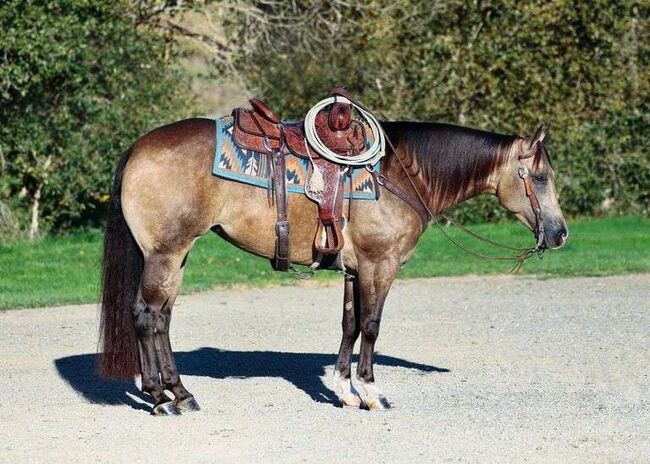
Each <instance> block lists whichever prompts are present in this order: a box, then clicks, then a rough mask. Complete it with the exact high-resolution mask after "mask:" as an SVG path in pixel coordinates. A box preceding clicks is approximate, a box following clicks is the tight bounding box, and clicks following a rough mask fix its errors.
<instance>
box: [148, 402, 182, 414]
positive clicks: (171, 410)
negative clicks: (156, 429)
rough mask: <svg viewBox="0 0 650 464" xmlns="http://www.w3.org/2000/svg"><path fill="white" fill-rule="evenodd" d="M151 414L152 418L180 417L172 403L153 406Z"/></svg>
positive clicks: (179, 411)
mask: <svg viewBox="0 0 650 464" xmlns="http://www.w3.org/2000/svg"><path fill="white" fill-rule="evenodd" d="M151 414H153V415H154V416H180V415H181V410H180V409H178V406H176V404H174V402H173V401H167V402H166V403H161V404H159V405H156V406H154V408H153V411H151Z"/></svg>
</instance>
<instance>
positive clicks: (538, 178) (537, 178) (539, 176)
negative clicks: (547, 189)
mask: <svg viewBox="0 0 650 464" xmlns="http://www.w3.org/2000/svg"><path fill="white" fill-rule="evenodd" d="M533 179H534V180H535V182H540V183H543V182H546V175H545V174H537V175H536V176H533Z"/></svg>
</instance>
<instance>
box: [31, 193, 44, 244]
mask: <svg viewBox="0 0 650 464" xmlns="http://www.w3.org/2000/svg"><path fill="white" fill-rule="evenodd" d="M41 187H42V184H38V187H37V188H36V192H34V201H33V202H32V223H31V225H30V227H29V239H30V240H34V239H35V238H36V237H37V236H38V214H39V211H38V209H39V206H40V200H41Z"/></svg>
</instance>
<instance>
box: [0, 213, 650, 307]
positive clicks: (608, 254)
mask: <svg viewBox="0 0 650 464" xmlns="http://www.w3.org/2000/svg"><path fill="white" fill-rule="evenodd" d="M471 229H472V230H474V231H476V232H479V233H481V234H484V235H486V236H488V237H490V238H493V239H494V240H497V241H500V242H503V243H509V244H513V245H518V246H530V245H531V244H532V242H533V238H532V235H531V234H530V232H528V231H526V230H525V229H524V228H523V227H522V226H521V225H519V224H515V223H499V224H487V225H477V226H474V227H471ZM569 229H570V234H571V235H570V239H569V242H568V244H567V246H566V247H565V248H563V249H562V250H558V251H547V252H546V254H545V256H544V259H543V260H539V259H537V258H531V259H530V260H529V261H528V262H527V263H526V264H525V265H524V268H523V269H522V271H521V273H522V274H535V275H539V276H542V277H544V276H602V275H610V274H623V273H639V272H650V253H649V251H650V220H648V219H643V218H638V217H632V218H612V219H600V220H593V219H589V220H577V221H572V222H570V223H569ZM450 231H451V230H450ZM452 234H453V236H454V237H458V238H462V236H460V235H459V234H458V233H456V232H452ZM101 240H102V237H101V233H100V232H99V231H88V232H83V233H81V232H78V233H74V234H71V235H67V236H64V237H51V238H46V239H43V240H41V241H38V242H35V243H32V242H27V241H17V242H9V243H4V244H0V309H7V308H19V307H34V306H46V305H56V304H66V303H87V302H93V301H97V295H98V289H99V286H98V282H99V265H100V256H101ZM462 240H463V243H466V244H467V245H468V246H470V247H472V248H473V249H477V248H476V247H477V246H479V247H481V246H482V245H481V244H479V243H477V242H473V241H472V240H469V241H468V240H467V239H464V238H463V239H462ZM482 251H483V252H486V253H488V252H492V253H496V254H500V253H501V251H500V250H498V249H497V250H489V249H484V250H482ZM508 269H509V264H508V263H500V262H493V261H483V260H480V259H477V258H474V257H472V256H469V255H466V254H464V253H463V252H462V251H460V250H458V249H457V248H455V247H454V246H453V245H452V244H450V243H449V242H448V241H447V239H446V238H445V237H444V236H442V235H441V233H440V232H439V231H438V230H436V229H435V228H433V227H431V228H430V229H429V230H428V231H427V232H426V233H425V235H424V237H423V238H422V240H421V241H420V244H419V246H418V249H417V252H416V253H415V254H414V256H413V257H412V258H411V260H410V261H409V262H408V263H407V264H406V266H405V267H404V269H403V270H402V272H401V273H400V277H402V278H405V277H433V276H453V275H466V274H499V273H504V272H507V271H508ZM317 278H318V279H331V278H336V274H335V273H331V272H322V273H319V274H317ZM295 279H296V278H295V277H294V276H292V275H287V274H283V273H277V272H273V271H272V270H271V267H270V265H269V263H268V261H266V260H263V259H259V258H256V257H254V256H251V255H248V254H246V253H244V252H242V251H240V250H238V249H236V248H235V247H233V246H231V245H229V244H228V243H226V242H224V241H223V240H221V239H219V238H218V237H216V236H214V235H208V236H206V237H204V238H202V239H201V240H199V242H198V243H197V244H196V246H195V247H194V249H193V250H192V252H191V254H190V257H189V259H188V264H187V272H186V274H185V280H184V283H183V291H184V292H186V293H187V292H194V291H199V290H205V289H208V288H211V287H214V286H216V285H226V286H228V285H268V284H291V283H293V282H295Z"/></svg>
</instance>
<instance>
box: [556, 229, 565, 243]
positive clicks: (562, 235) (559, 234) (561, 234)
mask: <svg viewBox="0 0 650 464" xmlns="http://www.w3.org/2000/svg"><path fill="white" fill-rule="evenodd" d="M566 238H567V231H566V229H560V230H559V231H558V232H557V234H556V235H555V240H556V242H557V244H558V245H564V242H566Z"/></svg>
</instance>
